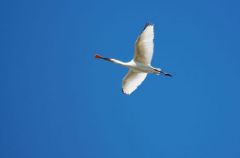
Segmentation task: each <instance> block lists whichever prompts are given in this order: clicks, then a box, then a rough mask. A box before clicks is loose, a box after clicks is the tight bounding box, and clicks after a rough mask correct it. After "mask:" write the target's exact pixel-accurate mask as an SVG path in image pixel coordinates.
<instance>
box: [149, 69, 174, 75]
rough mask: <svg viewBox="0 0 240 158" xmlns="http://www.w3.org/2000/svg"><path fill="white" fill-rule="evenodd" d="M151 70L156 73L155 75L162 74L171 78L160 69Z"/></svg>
mask: <svg viewBox="0 0 240 158" xmlns="http://www.w3.org/2000/svg"><path fill="white" fill-rule="evenodd" d="M153 69H154V70H155V71H156V74H157V75H159V74H161V73H163V74H164V75H165V76H168V77H172V75H171V74H170V73H167V72H164V71H162V70H161V69H158V68H153Z"/></svg>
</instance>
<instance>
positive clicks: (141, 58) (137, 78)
mask: <svg viewBox="0 0 240 158" xmlns="http://www.w3.org/2000/svg"><path fill="white" fill-rule="evenodd" d="M153 39H154V31H153V24H150V23H147V24H146V25H145V27H144V29H143V31H142V33H141V34H140V36H139V37H138V38H137V40H136V42H135V53H134V58H133V59H132V60H131V61H129V62H122V61H119V60H116V59H113V58H105V57H102V56H101V55H95V58H98V59H103V60H106V61H110V62H112V63H116V64H119V65H122V66H125V67H128V68H129V71H128V73H127V75H126V76H125V77H124V78H123V80H122V92H123V93H124V94H128V95H130V94H131V93H132V92H133V91H134V90H136V89H137V87H138V86H139V85H140V84H141V83H142V82H143V81H144V80H145V78H146V77H147V74H148V73H153V74H157V75H159V74H160V73H163V74H164V75H165V76H172V75H171V74H169V73H166V72H163V71H162V70H161V69H159V68H154V67H152V66H151V60H152V56H153V47H154V43H153Z"/></svg>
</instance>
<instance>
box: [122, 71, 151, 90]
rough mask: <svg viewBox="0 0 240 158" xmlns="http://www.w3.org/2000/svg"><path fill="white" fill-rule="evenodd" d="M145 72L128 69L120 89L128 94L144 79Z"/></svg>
mask: <svg viewBox="0 0 240 158" xmlns="http://www.w3.org/2000/svg"><path fill="white" fill-rule="evenodd" d="M146 77H147V73H144V72H136V71H133V70H131V69H130V70H129V71H128V73H127V75H126V76H125V77H124V78H123V81H122V91H123V93H124V94H128V95H130V94H131V93H132V92H133V91H134V90H136V89H137V87H138V86H139V85H140V84H141V83H142V82H143V81H144V80H145V78H146Z"/></svg>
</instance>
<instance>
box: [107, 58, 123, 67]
mask: <svg viewBox="0 0 240 158" xmlns="http://www.w3.org/2000/svg"><path fill="white" fill-rule="evenodd" d="M110 61H111V62H113V63H115V64H118V65H122V66H127V63H126V62H122V61H120V60H117V59H110Z"/></svg>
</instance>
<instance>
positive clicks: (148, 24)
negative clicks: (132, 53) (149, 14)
mask: <svg viewBox="0 0 240 158" xmlns="http://www.w3.org/2000/svg"><path fill="white" fill-rule="evenodd" d="M148 26H153V23H151V22H146V24H145V26H144V28H143V30H144V29H146V28H147V27H148Z"/></svg>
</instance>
